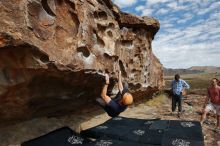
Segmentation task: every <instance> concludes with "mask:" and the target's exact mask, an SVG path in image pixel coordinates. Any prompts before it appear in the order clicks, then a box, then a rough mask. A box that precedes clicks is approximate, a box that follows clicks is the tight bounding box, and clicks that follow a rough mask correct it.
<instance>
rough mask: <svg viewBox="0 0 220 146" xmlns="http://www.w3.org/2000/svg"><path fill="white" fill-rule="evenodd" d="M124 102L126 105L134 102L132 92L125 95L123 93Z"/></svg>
mask: <svg viewBox="0 0 220 146" xmlns="http://www.w3.org/2000/svg"><path fill="white" fill-rule="evenodd" d="M122 103H123V104H124V105H131V104H132V103H133V97H132V95H131V94H130V93H128V92H126V93H125V94H124V95H123V98H122Z"/></svg>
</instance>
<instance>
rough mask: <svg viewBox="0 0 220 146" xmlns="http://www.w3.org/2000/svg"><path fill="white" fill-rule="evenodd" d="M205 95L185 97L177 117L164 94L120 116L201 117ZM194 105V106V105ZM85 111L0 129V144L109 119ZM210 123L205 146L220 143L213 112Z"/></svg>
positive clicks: (9, 144) (15, 144)
mask: <svg viewBox="0 0 220 146" xmlns="http://www.w3.org/2000/svg"><path fill="white" fill-rule="evenodd" d="M204 98H205V96H201V95H193V94H192V95H188V96H187V99H186V100H184V109H185V113H184V114H183V115H182V116H181V117H180V118H178V117H177V115H176V114H175V115H171V114H170V105H171V100H170V99H169V98H167V96H165V95H159V96H157V97H156V98H154V99H153V100H150V101H145V102H143V103H142V104H139V105H137V106H133V107H130V108H129V109H128V110H126V111H125V112H124V113H122V114H121V116H125V117H132V118H141V119H149V118H161V119H166V120H167V119H175V120H178V119H179V120H199V118H200V115H199V111H200V109H201V106H202V103H203V101H204ZM191 105H192V106H191ZM80 112H82V113H83V112H87V116H86V117H85V116H84V114H80V113H79V114H78V115H71V116H65V117H60V118H40V119H33V120H30V121H26V122H22V123H19V124H16V125H13V126H9V127H4V128H1V129H0V145H1V146H19V145H20V143H21V142H22V141H26V140H29V139H32V138H35V137H37V136H40V135H42V134H45V133H47V132H49V131H51V130H54V129H56V128H59V127H62V126H70V127H71V128H73V129H75V130H76V131H78V132H79V131H80V130H83V129H87V128H90V127H93V126H96V125H98V124H101V123H103V122H104V121H106V120H108V119H109V117H108V116H107V114H105V113H100V112H101V109H91V110H90V112H88V111H80ZM208 121H209V124H204V125H203V134H204V138H205V144H206V146H220V134H217V133H215V132H213V130H214V129H215V126H216V125H215V124H216V120H215V118H214V115H213V114H210V115H209V117H208Z"/></svg>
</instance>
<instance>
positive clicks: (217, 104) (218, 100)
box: [200, 78, 220, 133]
mask: <svg viewBox="0 0 220 146" xmlns="http://www.w3.org/2000/svg"><path fill="white" fill-rule="evenodd" d="M218 82H219V81H218V79H216V78H213V79H212V80H211V86H210V87H209V88H208V96H207V97H206V100H205V104H204V106H203V108H204V109H203V114H202V116H201V120H200V122H201V124H203V122H204V120H205V119H206V115H207V113H208V112H210V111H211V110H212V111H215V112H216V118H217V128H216V129H215V131H216V132H218V133H220V86H218Z"/></svg>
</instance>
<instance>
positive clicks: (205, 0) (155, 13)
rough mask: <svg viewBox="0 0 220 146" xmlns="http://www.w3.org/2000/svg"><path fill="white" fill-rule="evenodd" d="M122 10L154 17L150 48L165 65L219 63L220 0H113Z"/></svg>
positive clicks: (178, 66) (189, 65)
mask: <svg viewBox="0 0 220 146" xmlns="http://www.w3.org/2000/svg"><path fill="white" fill-rule="evenodd" d="M113 2H114V3H115V4H116V5H118V6H119V7H120V8H121V10H122V11H125V12H129V13H133V14H136V15H139V16H150V17H154V18H156V19H157V20H159V22H160V30H159V32H158V33H157V34H156V36H155V39H154V41H153V44H152V46H153V51H154V53H155V55H156V56H157V57H158V58H159V59H160V61H161V63H162V64H163V65H164V67H167V68H188V67H191V66H220V0H113Z"/></svg>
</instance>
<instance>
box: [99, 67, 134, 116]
mask: <svg viewBox="0 0 220 146" xmlns="http://www.w3.org/2000/svg"><path fill="white" fill-rule="evenodd" d="M117 72H118V89H119V92H118V94H117V95H116V96H115V98H110V97H109V96H108V95H107V89H108V85H109V75H108V74H107V73H106V74H105V85H104V87H103V89H102V92H101V98H98V99H96V101H97V102H98V103H99V105H100V106H101V107H102V108H103V109H104V110H105V111H106V112H107V114H108V115H109V116H111V117H116V116H118V115H119V114H120V113H121V112H123V111H124V110H125V109H126V108H127V106H128V105H131V104H132V103H133V97H132V95H131V94H130V93H129V90H128V84H127V83H124V86H123V84H122V80H121V71H120V70H119V71H117Z"/></svg>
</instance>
